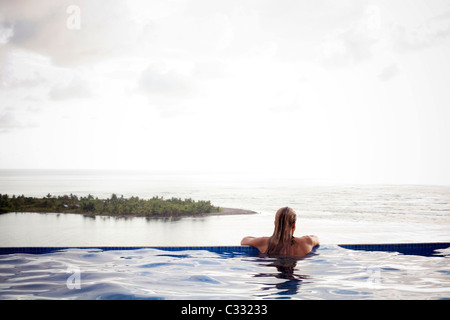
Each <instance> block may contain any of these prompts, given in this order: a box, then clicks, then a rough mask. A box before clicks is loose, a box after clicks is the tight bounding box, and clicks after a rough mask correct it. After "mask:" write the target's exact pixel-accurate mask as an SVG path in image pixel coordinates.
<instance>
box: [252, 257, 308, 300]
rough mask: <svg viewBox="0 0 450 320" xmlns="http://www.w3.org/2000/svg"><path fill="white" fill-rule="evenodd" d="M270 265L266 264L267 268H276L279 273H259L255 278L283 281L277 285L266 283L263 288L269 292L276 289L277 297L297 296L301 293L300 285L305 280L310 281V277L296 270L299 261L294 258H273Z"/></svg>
mask: <svg viewBox="0 0 450 320" xmlns="http://www.w3.org/2000/svg"><path fill="white" fill-rule="evenodd" d="M273 259H274V260H273V261H271V262H270V263H269V264H266V266H267V267H274V268H276V270H277V272H272V273H258V274H255V275H254V277H256V278H258V277H262V278H266V277H267V278H275V279H281V280H283V281H281V282H276V283H270V281H269V282H268V283H264V285H263V286H262V287H261V290H269V291H272V289H273V288H274V287H275V288H276V289H277V290H278V291H277V295H280V296H286V298H289V296H292V295H296V294H297V293H298V292H299V289H300V285H301V284H302V282H303V281H304V280H305V279H308V278H309V276H308V275H303V274H299V273H298V270H297V269H296V266H297V259H294V258H273Z"/></svg>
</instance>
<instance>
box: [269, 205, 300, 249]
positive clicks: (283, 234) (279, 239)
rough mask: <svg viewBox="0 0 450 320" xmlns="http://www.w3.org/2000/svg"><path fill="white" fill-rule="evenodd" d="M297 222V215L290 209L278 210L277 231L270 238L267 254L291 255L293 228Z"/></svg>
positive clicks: (276, 218)
mask: <svg viewBox="0 0 450 320" xmlns="http://www.w3.org/2000/svg"><path fill="white" fill-rule="evenodd" d="M296 220H297V214H296V213H295V211H294V210H293V209H291V208H289V207H284V208H280V209H278V211H277V213H276V215H275V229H274V231H273V235H272V236H271V237H270V238H269V245H268V247H267V251H266V253H267V254H269V255H270V254H272V255H281V254H282V255H289V254H290V253H291V246H292V243H293V236H292V228H293V226H294V223H295V221H296Z"/></svg>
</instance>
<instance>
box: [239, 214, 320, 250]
mask: <svg viewBox="0 0 450 320" xmlns="http://www.w3.org/2000/svg"><path fill="white" fill-rule="evenodd" d="M296 220H297V214H296V213H295V211H294V210H293V209H291V208H289V207H285V208H281V209H279V210H278V211H277V213H276V215H275V229H274V231H273V235H272V236H271V237H260V238H255V237H245V238H244V239H242V241H241V245H248V246H252V247H255V248H257V249H258V250H259V251H260V252H261V253H265V254H267V255H275V256H280V255H282V256H295V257H303V256H305V255H307V254H308V253H310V252H311V250H312V248H314V247H315V246H316V245H318V244H319V238H318V237H317V236H303V237H300V238H294V231H295V222H296Z"/></svg>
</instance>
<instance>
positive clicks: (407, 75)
mask: <svg viewBox="0 0 450 320" xmlns="http://www.w3.org/2000/svg"><path fill="white" fill-rule="evenodd" d="M449 57H450V2H449V1H441V0H382V1H366V0H310V1H300V0H292V1H286V0H276V1H274V0H271V1H267V0H266V1H257V0H255V1H248V0H237V1H230V0H226V1H217V0H202V1H190V0H185V1H175V0H174V1H168V0H162V1H154V0H150V1H149V0H142V1H136V0H133V1H111V0H104V1H98V0H96V1H75V0H70V1H62V0H54V1H50V0H49V1H34V0H30V1H21V0H14V1H5V0H1V1H0V168H19V169H20V168H50V169H132V170H134V169H145V170H174V171H182V170H194V171H198V170H201V171H210V172H224V171H225V172H226V171H243V172H255V173H270V174H282V175H288V176H293V177H299V178H304V179H321V180H331V181H342V182H355V183H426V184H447V185H450V165H449V164H450V58H449Z"/></svg>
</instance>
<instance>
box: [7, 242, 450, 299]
mask: <svg viewBox="0 0 450 320" xmlns="http://www.w3.org/2000/svg"><path fill="white" fill-rule="evenodd" d="M448 246H450V244H449V245H448ZM448 246H446V245H444V246H443V245H441V246H439V247H438V248H437V249H436V248H434V247H433V250H431V252H428V253H427V254H426V255H422V254H420V253H419V254H417V253H416V252H406V253H407V254H404V253H400V252H399V251H398V250H397V251H395V248H394V247H392V246H391V247H390V248H391V249H392V248H393V249H394V250H387V251H373V250H370V251H369V250H367V248H362V247H355V246H354V247H351V248H345V247H342V246H338V245H322V246H320V247H319V248H317V249H316V250H315V251H314V252H313V253H312V254H310V255H309V256H307V257H305V258H303V259H286V258H284V259H281V258H280V259H278V258H268V257H262V256H259V255H258V254H257V253H256V252H255V251H254V250H253V249H252V248H249V247H222V248H221V247H211V248H194V247H192V248H148V247H146V248H41V249H39V248H1V249H0V251H1V254H0V299H3V300H5V299H101V300H103V299H105V300H107V299H168V300H173V299H194V300H195V299H202V300H206V299H220V300H227V299H230V300H231V299H233V300H234V299H236V300H249V299H449V298H450V264H449V262H450V260H449V257H450V252H449V251H448V250H449V249H448ZM354 249H362V250H354ZM369 249H370V248H369ZM400 251H401V250H400ZM411 253H412V254H411Z"/></svg>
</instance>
